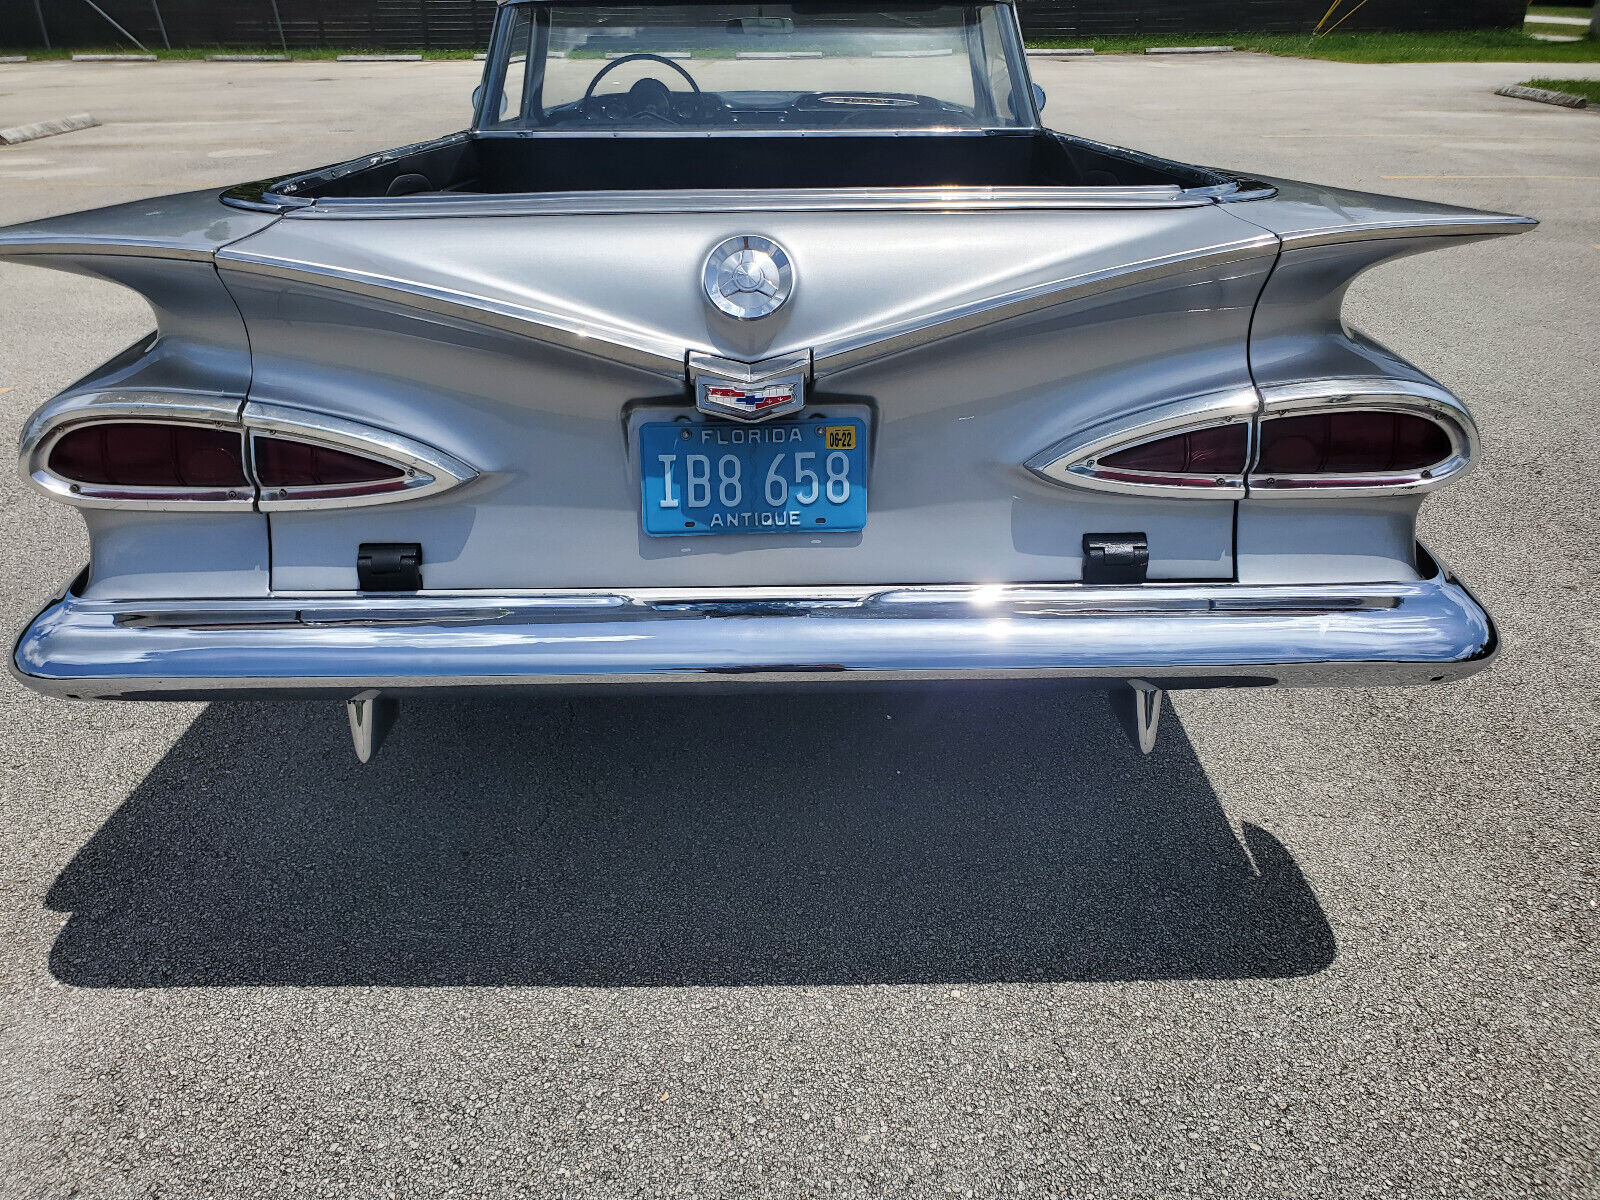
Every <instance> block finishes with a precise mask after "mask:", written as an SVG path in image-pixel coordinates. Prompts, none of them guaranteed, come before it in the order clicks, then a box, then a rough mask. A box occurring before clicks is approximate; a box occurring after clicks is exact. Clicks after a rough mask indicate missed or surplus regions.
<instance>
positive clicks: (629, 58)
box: [582, 51, 700, 104]
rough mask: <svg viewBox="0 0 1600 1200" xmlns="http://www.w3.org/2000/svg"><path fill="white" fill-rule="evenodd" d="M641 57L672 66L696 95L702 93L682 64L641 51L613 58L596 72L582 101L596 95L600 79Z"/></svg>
mask: <svg viewBox="0 0 1600 1200" xmlns="http://www.w3.org/2000/svg"><path fill="white" fill-rule="evenodd" d="M640 59H649V60H650V61H651V62H658V63H660V64H661V65H662V66H664V67H671V68H672V69H673V70H674V71H676V72H677V73H678V74H679V75H682V76H683V81H684V82H685V83H687V84H688V85H689V90H690V91H692V92H693V93H694V94H695V95H696V96H699V95H700V85H699V84H698V83H696V82H695V81H694V76H693V75H691V74H689V72H688V71H685V70H684V69H683V67H682V66H681V65H679V64H678V63H675V62H673V61H672V60H671V59H670V58H666V57H664V56H662V55H660V54H647V53H645V52H643V51H641V52H640V53H638V54H624V55H623V56H622V57H621V58H613V59H612V60H611V61H610V62H608V63H607V64H606V65H605V66H603V67H601V68H600V69H599V70H598V71H596V72H595V73H594V78H593V79H591V80H589V86H588V87H587V88H585V89H584V92H583V101H582V102H583V103H584V104H588V103H589V101H590V100H591V99H592V98H593V97H594V89H595V88H597V87H599V86H600V81H601V80H602V79H604V78H605V77H606V76H607V75H609V74H611V72H613V71H615V70H616V69H617V68H618V67H620V66H621V65H622V64H623V63H631V62H638V61H639V60H640Z"/></svg>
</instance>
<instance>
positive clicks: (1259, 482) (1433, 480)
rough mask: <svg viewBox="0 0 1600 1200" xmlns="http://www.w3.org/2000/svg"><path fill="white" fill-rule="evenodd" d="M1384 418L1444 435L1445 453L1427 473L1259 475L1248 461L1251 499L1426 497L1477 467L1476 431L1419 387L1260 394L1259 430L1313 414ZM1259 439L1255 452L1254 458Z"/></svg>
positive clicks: (1306, 387)
mask: <svg viewBox="0 0 1600 1200" xmlns="http://www.w3.org/2000/svg"><path fill="white" fill-rule="evenodd" d="M1335 412H1386V413H1398V414H1401V415H1405V416H1413V417H1421V418H1422V419H1424V420H1426V421H1430V422H1432V423H1433V424H1434V425H1436V426H1438V427H1439V428H1440V429H1442V430H1443V431H1444V434H1445V436H1446V437H1447V438H1448V439H1449V441H1450V453H1449V454H1448V455H1447V456H1446V457H1445V458H1442V459H1440V460H1439V461H1438V462H1437V463H1434V464H1432V465H1430V466H1427V467H1419V468H1416V469H1415V470H1407V471H1382V472H1380V471H1367V472H1349V473H1345V474H1338V473H1332V472H1318V473H1310V474H1292V473H1286V472H1275V473H1273V474H1270V475H1268V474H1264V473H1263V472H1262V471H1261V470H1260V469H1259V468H1258V466H1257V463H1256V459H1255V458H1254V457H1253V458H1252V460H1251V469H1250V475H1249V486H1250V496H1251V498H1252V499H1259V500H1270V499H1293V498H1294V497H1297V496H1308V495H1309V496H1315V495H1318V494H1324V493H1330V492H1336V493H1338V494H1339V495H1341V496H1406V495H1415V494H1422V493H1426V492H1430V491H1432V490H1433V489H1434V488H1436V487H1440V486H1442V485H1444V484H1446V483H1451V482H1453V481H1455V480H1457V479H1460V478H1461V477H1462V476H1464V475H1466V474H1467V473H1468V472H1469V471H1471V470H1472V468H1473V467H1474V466H1475V465H1476V464H1477V459H1478V450H1479V439H1478V426H1477V423H1476V422H1475V421H1474V420H1473V419H1472V414H1471V413H1470V412H1468V411H1467V407H1466V405H1464V404H1462V403H1461V401H1460V400H1458V399H1456V397H1455V396H1453V395H1451V394H1450V393H1449V392H1447V391H1445V389H1444V388H1442V387H1438V386H1436V385H1433V384H1428V383H1423V382H1421V381H1412V380H1398V379H1343V380H1318V381H1314V382H1308V383H1294V384H1285V385H1280V386H1276V387H1267V388H1263V389H1262V390H1261V425H1263V426H1264V425H1265V424H1266V423H1267V422H1270V421H1275V420H1281V419H1282V418H1285V417H1296V416H1307V415H1311V414H1315V413H1335ZM1259 444H1260V439H1259V436H1258V438H1257V447H1258V454H1259Z"/></svg>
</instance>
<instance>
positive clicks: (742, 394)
mask: <svg viewBox="0 0 1600 1200" xmlns="http://www.w3.org/2000/svg"><path fill="white" fill-rule="evenodd" d="M810 373H811V352H810V351H809V350H802V351H800V352H799V353H798V354H785V355H782V356H780V357H778V358H768V359H763V360H762V361H760V362H753V363H746V362H739V361H737V360H736V359H731V358H718V357H716V356H715V355H711V354H691V355H690V356H689V378H690V380H691V381H692V382H693V383H694V398H695V406H696V407H697V408H699V410H700V411H701V412H703V413H709V414H710V415H712V416H715V417H728V418H730V419H732V420H734V421H745V422H754V421H768V420H771V419H772V418H773V417H783V416H788V415H789V414H791V413H797V412H799V411H800V410H801V409H802V408H804V407H805V403H806V376H808V375H809V374H810Z"/></svg>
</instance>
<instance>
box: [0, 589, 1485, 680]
mask: <svg viewBox="0 0 1600 1200" xmlns="http://www.w3.org/2000/svg"><path fill="white" fill-rule="evenodd" d="M1427 570H1428V571H1430V572H1431V575H1430V577H1429V578H1426V579H1423V580H1420V581H1417V582H1413V583H1384V584H1343V585H1328V586H1317V587H1310V586H1252V585H1240V584H1226V583H1222V584H1145V585H1142V586H1137V587H1084V586H1078V585H1043V586H1026V585H1002V586H959V587H958V586H948V587H908V588H883V589H876V590H873V589H818V590H817V592H815V593H811V594H807V595H795V594H793V593H792V592H785V591H778V592H774V593H768V594H756V593H752V592H751V591H750V590H749V589H742V590H741V591H740V592H739V593H738V594H730V593H722V594H717V593H711V594H706V593H695V594H692V595H691V594H684V593H681V592H680V593H653V594H651V593H633V594H624V593H616V594H601V593H583V594H577V593H550V594H525V595H515V596H476V595H465V594H457V595H418V596H403V597H396V596H381V597H380V596H364V597H349V598H315V599H313V598H306V597H300V598H291V597H274V598H270V599H264V600H199V601H183V602H179V601H153V602H152V601H143V602H131V601H120V602H107V601H94V600H87V599H84V598H82V597H81V596H78V595H76V594H75V593H74V592H71V591H69V592H68V593H67V594H66V595H64V596H62V597H61V598H60V599H58V600H57V601H55V602H54V603H53V604H51V605H50V606H49V607H48V608H46V609H45V610H44V611H43V612H42V613H40V614H39V616H38V617H37V618H35V620H34V621H33V622H32V623H31V624H30V625H29V626H28V627H27V629H26V630H24V631H23V633H22V636H21V638H20V639H19V641H18V643H17V647H16V653H15V655H14V665H15V669H16V671H17V672H18V674H19V676H20V678H21V680H22V681H23V682H24V683H25V684H26V685H27V686H29V687H31V688H34V689H35V690H37V691H41V692H45V693H48V694H50V695H55V696H67V697H73V698H104V699H180V698H212V697H219V696H228V695H235V696H253V697H266V696H271V695H273V694H279V695H290V696H300V695H306V694H323V695H341V696H349V695H351V694H353V693H356V692H360V691H364V690H366V689H372V688H379V689H382V690H383V691H384V692H385V693H391V694H398V693H405V692H411V691H431V690H435V689H441V688H445V689H448V688H459V689H478V688H502V687H517V686H541V687H543V686H549V685H570V686H587V685H593V684H643V685H652V686H654V685H663V684H667V685H671V684H677V685H684V684H689V685H694V686H708V685H709V686H716V685H722V686H727V685H746V684H752V683H759V684H784V685H787V684H801V683H804V684H815V683H823V682H846V681H864V682H877V681H885V680H934V679H1013V678H1014V679H1041V678H1053V679H1062V680H1068V681H1071V680H1076V681H1080V682H1083V683H1085V684H1088V685H1091V686H1110V685H1113V684H1115V683H1118V682H1121V681H1124V680H1130V679H1139V680H1144V681H1147V682H1149V683H1151V684H1153V685H1155V686H1157V687H1165V688H1192V687H1260V686H1270V685H1277V684H1283V685H1307V686H1318V685H1369V684H1411V683H1430V682H1439V681H1442V680H1447V679H1456V678H1460V677H1462V676H1465V675H1470V674H1472V673H1473V672H1474V671H1477V670H1480V669H1481V668H1483V667H1484V666H1485V665H1486V664H1487V663H1488V661H1489V659H1490V658H1491V657H1492V656H1493V654H1494V651H1495V646H1496V638H1495V632H1494V625H1493V623H1492V622H1491V621H1490V619H1489V615H1488V614H1487V613H1486V612H1485V611H1484V610H1483V608H1482V607H1481V606H1480V605H1479V604H1478V602H1477V601H1476V600H1475V599H1474V598H1473V597H1472V595H1471V593H1469V592H1468V591H1467V590H1466V588H1464V587H1463V586H1462V585H1461V584H1460V583H1458V582H1457V581H1456V580H1455V579H1453V578H1452V577H1451V576H1450V575H1449V574H1448V573H1447V572H1445V571H1444V570H1442V569H1439V568H1436V567H1434V566H1433V565H1432V564H1431V563H1428V564H1427Z"/></svg>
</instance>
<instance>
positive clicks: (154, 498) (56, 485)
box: [17, 391, 255, 512]
mask: <svg viewBox="0 0 1600 1200" xmlns="http://www.w3.org/2000/svg"><path fill="white" fill-rule="evenodd" d="M243 403H244V397H242V396H207V395H203V394H200V393H194V392H155V391H108V392H87V393H79V394H77V395H72V396H68V397H66V398H64V399H59V400H54V401H52V402H50V403H49V404H46V405H45V406H44V407H43V408H41V409H39V411H37V412H36V413H34V414H33V416H32V417H30V418H29V419H28V423H27V424H26V425H25V426H23V429H22V438H21V442H20V444H19V446H18V449H17V473H18V474H19V475H21V476H22V478H23V479H25V480H26V481H27V482H29V483H30V484H32V485H33V486H34V487H35V488H37V489H38V490H39V491H41V492H43V493H44V494H45V495H46V496H49V497H50V498H51V499H52V500H59V501H61V502H63V503H65V504H71V505H73V506H75V507H77V508H123V509H128V508H136V509H147V510H156V511H164V512H193V511H195V508H196V506H197V505H203V506H204V507H205V509H206V510H207V511H213V512H214V511H218V510H223V511H226V510H236V511H240V512H249V511H250V510H251V509H252V508H253V507H254V505H255V490H254V488H252V487H250V486H249V485H243V486H241V487H238V488H216V489H200V488H184V489H181V490H179V489H174V488H162V487H134V486H129V485H122V484H96V483H82V482H79V481H76V480H71V479H66V478H64V477H62V476H60V475H57V474H56V473H55V472H53V471H51V470H50V469H49V467H48V466H47V465H46V464H47V463H48V462H49V460H50V451H51V450H52V449H54V447H55V444H56V443H57V442H58V441H60V440H61V438H62V437H64V436H65V435H66V434H68V433H70V432H71V431H72V430H74V429H77V428H79V427H80V426H83V425H96V424H100V423H102V422H106V421H133V422H148V423H159V424H174V423H176V424H183V425H202V426H205V427H207V428H211V429H231V430H238V429H239V408H240V406H241V405H242V404H243ZM240 436H241V439H242V437H243V434H242V431H241V435H240ZM244 458H245V452H244V446H243V443H242V441H241V445H240V460H241V461H243V460H244Z"/></svg>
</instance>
